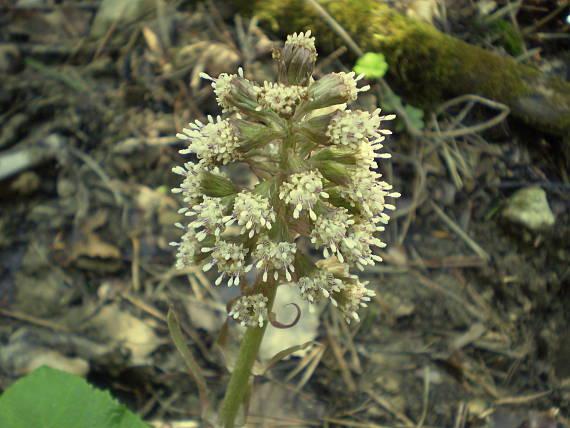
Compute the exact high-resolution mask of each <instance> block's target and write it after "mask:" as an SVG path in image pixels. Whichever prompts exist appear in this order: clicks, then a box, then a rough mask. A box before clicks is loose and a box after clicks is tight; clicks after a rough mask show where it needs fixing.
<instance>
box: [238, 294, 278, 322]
mask: <svg viewBox="0 0 570 428" xmlns="http://www.w3.org/2000/svg"><path fill="white" fill-rule="evenodd" d="M268 301H269V299H268V298H267V297H265V296H264V295H263V294H253V295H251V296H240V297H238V299H237V300H236V301H235V302H234V303H233V305H232V307H231V309H230V312H229V316H230V317H232V318H233V319H234V320H236V321H237V322H239V323H240V324H241V325H242V326H243V327H263V323H264V322H265V321H266V320H267V302H268Z"/></svg>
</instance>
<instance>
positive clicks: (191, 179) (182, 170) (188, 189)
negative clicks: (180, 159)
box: [172, 162, 218, 213]
mask: <svg viewBox="0 0 570 428" xmlns="http://www.w3.org/2000/svg"><path fill="white" fill-rule="evenodd" d="M202 171H204V166H203V165H202V164H200V163H192V162H186V163H185V164H184V166H177V167H174V168H172V172H174V173H175V174H178V175H181V176H183V177H184V180H183V181H182V184H181V185H180V187H175V188H174V189H172V193H182V195H183V196H184V203H186V204H187V205H188V206H192V205H194V204H195V203H196V202H197V201H198V200H199V199H200V197H201V196H202V192H201V190H200V175H201V173H202ZM216 172H218V171H217V168H216ZM187 210H188V207H184V208H182V213H184V212H186V211H187Z"/></svg>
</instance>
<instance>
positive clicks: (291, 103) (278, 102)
mask: <svg viewBox="0 0 570 428" xmlns="http://www.w3.org/2000/svg"><path fill="white" fill-rule="evenodd" d="M306 98H307V88H306V87H304V86H296V85H285V84H283V83H273V82H264V84H263V87H261V88H260V89H259V92H258V94H257V101H258V102H259V105H260V106H261V107H263V108H267V109H270V110H273V111H274V112H275V113H277V114H278V115H279V116H282V117H285V118H289V117H291V116H292V115H293V113H295V108H296V107H297V105H299V103H300V102H301V101H302V100H304V99H306Z"/></svg>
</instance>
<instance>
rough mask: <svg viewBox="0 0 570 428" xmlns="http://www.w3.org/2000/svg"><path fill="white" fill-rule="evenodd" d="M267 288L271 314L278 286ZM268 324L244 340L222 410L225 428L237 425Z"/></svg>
mask: <svg viewBox="0 0 570 428" xmlns="http://www.w3.org/2000/svg"><path fill="white" fill-rule="evenodd" d="M266 286H267V288H266V291H267V294H265V293H264V294H265V295H266V296H267V298H268V299H269V302H268V303H267V310H268V312H271V308H272V307H273V301H274V300H275V294H276V292H277V284H275V283H273V282H271V283H267V284H266ZM267 324H268V323H267V322H266V323H265V324H264V325H263V327H249V328H248V329H247V330H246V332H245V335H244V337H243V339H242V342H241V345H240V348H239V353H238V356H237V360H236V364H235V367H234V371H233V372H232V376H231V378H230V382H229V384H228V387H227V389H226V395H225V397H224V401H223V402H222V407H221V410H220V420H221V422H222V424H223V426H224V427H225V428H233V426H234V424H235V419H236V416H237V413H238V410H239V407H240V405H241V404H242V402H243V398H244V396H245V393H246V392H247V389H248V387H249V376H250V375H251V369H252V367H253V363H254V362H255V359H256V358H257V353H258V352H259V347H260V345H261V341H262V339H263V335H264V333H265V329H266V328H267Z"/></svg>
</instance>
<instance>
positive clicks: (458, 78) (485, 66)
mask: <svg viewBox="0 0 570 428" xmlns="http://www.w3.org/2000/svg"><path fill="white" fill-rule="evenodd" d="M232 3H233V4H234V5H235V7H237V8H238V9H239V10H240V12H241V13H248V14H251V15H256V16H257V17H259V18H260V19H262V20H266V21H269V22H270V24H271V25H272V26H273V27H274V29H276V30H278V31H279V32H283V34H285V33H287V32H293V31H303V30H307V29H311V30H313V33H314V34H317V35H318V38H319V41H321V42H324V43H327V42H328V43H331V42H332V43H334V44H336V45H338V43H339V42H338V40H337V39H336V36H335V35H334V34H333V33H332V31H331V30H330V28H329V27H328V26H327V24H326V23H325V22H323V20H322V19H320V18H319V17H317V15H316V13H315V11H314V10H313V9H312V8H311V7H310V6H308V5H307V4H306V3H305V2H304V1H302V0H263V1H261V0H257V1H251V0H247V1H244V0H235V1H233V2H232ZM319 3H320V4H321V5H322V6H323V7H324V8H325V9H326V10H327V11H328V12H329V13H330V14H331V15H332V16H333V17H334V18H335V19H336V20H337V21H338V23H339V24H340V25H341V26H342V27H343V28H344V29H345V30H346V31H347V32H348V33H349V34H350V36H351V37H352V38H353V39H354V40H355V41H356V42H357V43H358V45H359V46H360V48H361V49H362V50H364V51H372V52H382V53H383V54H384V56H385V57H386V59H387V62H388V64H389V66H390V68H389V74H388V76H387V77H388V78H389V80H390V81H391V83H392V84H393V85H394V86H395V87H396V88H397V91H398V92H399V93H401V94H403V95H407V96H413V98H414V100H415V101H416V102H418V101H419V102H421V103H423V104H432V105H433V104H434V103H435V102H439V101H441V100H444V99H446V98H449V97H450V96H457V95H461V94H466V93H471V94H478V95H482V96H484V97H487V98H490V99H494V100H497V101H499V102H501V103H503V104H506V105H508V106H509V108H510V109H511V112H512V114H513V116H515V117H517V118H519V119H521V120H523V121H524V122H526V123H527V124H529V125H531V126H533V127H536V128H538V129H541V130H543V131H545V132H548V133H551V134H553V135H558V136H563V137H566V143H567V144H570V138H569V137H568V135H570V84H569V83H567V82H565V81H563V80H561V79H559V78H557V77H554V76H548V75H546V74H544V73H542V72H540V71H538V70H536V69H534V68H532V67H529V66H526V65H522V64H519V63H517V62H516V61H515V60H514V59H513V58H511V57H506V56H500V55H498V54H496V53H493V52H489V51H486V50H484V49H481V48H479V47H476V46H473V45H470V44H468V43H465V42H463V41H461V40H458V39H456V38H454V37H451V36H448V35H446V34H444V33H442V32H440V31H438V30H437V29H435V28H434V27H432V26H431V25H429V24H427V23H423V22H420V21H417V20H414V19H411V18H408V17H406V16H404V15H402V14H401V13H399V12H397V11H395V10H393V9H390V8H389V7H388V6H387V5H384V4H381V3H379V2H378V1H377V0H320V2H319Z"/></svg>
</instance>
